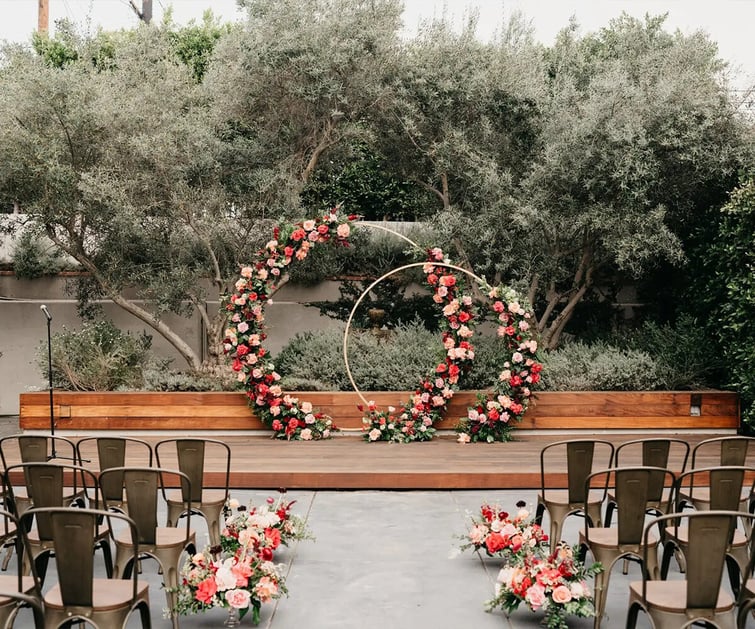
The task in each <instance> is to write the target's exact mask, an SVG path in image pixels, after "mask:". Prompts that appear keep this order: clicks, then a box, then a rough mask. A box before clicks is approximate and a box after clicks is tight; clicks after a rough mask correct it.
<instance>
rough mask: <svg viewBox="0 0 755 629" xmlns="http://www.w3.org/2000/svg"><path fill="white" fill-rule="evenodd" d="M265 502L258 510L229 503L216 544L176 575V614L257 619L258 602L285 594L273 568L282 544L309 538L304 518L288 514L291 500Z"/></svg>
mask: <svg viewBox="0 0 755 629" xmlns="http://www.w3.org/2000/svg"><path fill="white" fill-rule="evenodd" d="M284 494H285V490H280V496H279V497H278V499H277V500H276V499H274V498H268V499H267V501H266V502H265V503H264V504H262V505H259V506H255V505H253V504H249V505H248V506H242V505H239V503H238V501H236V500H234V499H231V500H229V501H228V504H227V505H226V510H225V516H226V519H225V523H224V526H223V528H222V530H221V532H220V545H218V546H214V547H209V548H206V549H205V550H203V551H202V552H198V553H196V554H195V555H193V556H192V557H190V558H189V559H188V560H187V561H186V563H185V564H184V566H183V568H182V569H181V574H180V577H179V578H180V585H179V587H178V589H177V604H176V607H175V609H174V610H172V611H173V613H176V614H184V615H185V614H196V613H199V612H204V611H207V610H208V609H212V608H214V607H223V608H227V609H228V608H233V609H236V610H238V613H239V618H243V617H244V616H245V615H246V614H248V613H251V615H252V622H253V623H254V624H257V623H258V622H259V620H260V610H261V608H262V604H263V603H267V602H269V601H271V600H274V599H277V598H280V596H281V595H283V594H287V593H288V591H287V589H286V585H285V580H284V577H283V575H282V573H281V570H280V569H279V566H277V565H276V564H275V563H274V559H275V553H276V551H277V549H278V548H279V547H280V546H281V545H285V544H288V543H290V542H291V541H292V540H299V539H312V535H311V533H310V532H309V529H308V528H307V526H306V521H305V520H304V518H302V517H300V516H298V515H296V514H294V513H292V510H291V508H292V506H293V505H294V503H295V501H285V500H283V495H284Z"/></svg>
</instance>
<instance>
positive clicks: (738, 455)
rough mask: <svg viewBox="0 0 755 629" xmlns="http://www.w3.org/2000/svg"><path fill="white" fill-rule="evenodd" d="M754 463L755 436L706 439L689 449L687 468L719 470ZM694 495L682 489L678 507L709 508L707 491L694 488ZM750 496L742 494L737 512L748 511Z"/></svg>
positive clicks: (706, 488)
mask: <svg viewBox="0 0 755 629" xmlns="http://www.w3.org/2000/svg"><path fill="white" fill-rule="evenodd" d="M748 455H750V461H749V464H750V465H753V464H755V461H753V455H755V437H742V436H734V435H732V436H727V437H714V438H712V439H705V440H703V441H701V442H700V443H698V444H697V445H696V446H695V447H694V448H692V461H691V464H690V469H691V470H694V469H697V468H700V467H720V466H731V465H748ZM693 489H694V493H692V492H690V493H688V492H687V491H686V490H685V489H684V488H681V490H680V492H679V495H678V496H677V506H678V507H679V508H684V507H688V506H689V507H692V508H695V509H706V510H707V509H710V489H709V488H708V487H703V486H695V487H694V488H693ZM749 502H750V495H749V493H748V494H747V495H743V496H742V497H741V500H740V507H739V508H740V510H742V511H747V510H748V506H749Z"/></svg>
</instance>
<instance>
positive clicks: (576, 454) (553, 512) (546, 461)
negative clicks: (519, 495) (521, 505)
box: [535, 439, 614, 545]
mask: <svg viewBox="0 0 755 629" xmlns="http://www.w3.org/2000/svg"><path fill="white" fill-rule="evenodd" d="M613 455H614V445H613V444H612V443H611V442H610V441H604V440H601V439H575V440H567V441H557V442H555V443H551V444H549V445H547V446H545V447H544V448H543V449H542V450H541V451H540V493H539V494H538V496H537V507H536V509H535V522H536V523H537V524H542V521H543V514H544V513H545V512H546V511H547V512H548V515H549V516H550V520H551V526H550V540H551V544H552V545H555V544H558V542H560V541H561V529H562V527H563V523H564V520H566V518H567V517H568V516H570V515H581V516H583V517H585V518H587V520H588V521H590V522H591V523H592V524H593V525H600V523H601V509H602V508H603V503H604V502H605V499H606V491H607V488H606V487H603V488H601V489H599V490H594V489H589V490H588V489H586V488H585V479H586V478H587V477H588V476H589V475H590V474H591V473H592V472H594V471H597V470H602V469H606V468H609V467H611V464H612V463H613ZM554 473H555V474H559V475H563V474H564V473H565V474H566V477H567V489H552V488H551V487H549V486H548V480H547V477H548V476H549V475H550V474H554Z"/></svg>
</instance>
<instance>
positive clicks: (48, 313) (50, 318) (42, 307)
mask: <svg viewBox="0 0 755 629" xmlns="http://www.w3.org/2000/svg"><path fill="white" fill-rule="evenodd" d="M39 309H40V310H41V311H42V312H44V313H45V317H47V320H48V321H52V315H51V314H50V311H49V310H48V309H47V306H45V305H42V306H40V307H39Z"/></svg>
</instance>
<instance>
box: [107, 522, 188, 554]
mask: <svg viewBox="0 0 755 629" xmlns="http://www.w3.org/2000/svg"><path fill="white" fill-rule="evenodd" d="M193 538H194V531H193V530H192V531H189V539H193ZM186 542H187V538H186V528H185V527H179V528H174V527H172V526H159V527H157V529H156V530H155V543H154V544H153V545H150V544H146V543H142V542H139V550H140V551H141V550H144V552H148V551H149V549H150V548H155V547H158V546H159V547H160V548H168V547H170V546H176V547H180V548H183V547H184V546H185V545H186ZM115 543H116V544H118V545H120V546H131V536H130V535H129V532H128V531H125V530H124V531H120V532H118V533H116V535H115Z"/></svg>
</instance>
